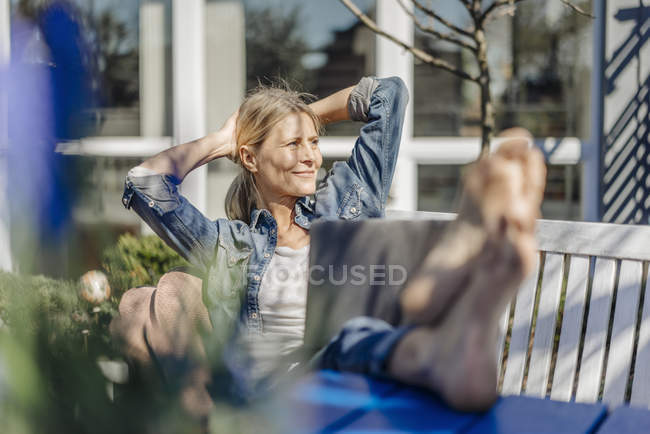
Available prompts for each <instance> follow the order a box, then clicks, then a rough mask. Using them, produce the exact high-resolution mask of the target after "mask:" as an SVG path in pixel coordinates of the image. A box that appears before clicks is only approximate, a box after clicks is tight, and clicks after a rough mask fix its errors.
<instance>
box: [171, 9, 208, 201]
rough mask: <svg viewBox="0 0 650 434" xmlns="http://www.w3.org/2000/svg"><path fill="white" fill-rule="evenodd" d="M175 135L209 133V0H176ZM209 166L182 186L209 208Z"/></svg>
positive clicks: (192, 136)
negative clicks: (207, 10) (206, 80)
mask: <svg viewBox="0 0 650 434" xmlns="http://www.w3.org/2000/svg"><path fill="white" fill-rule="evenodd" d="M172 27H173V43H172V47H173V54H172V57H173V61H172V63H173V74H174V77H173V83H174V139H175V142H176V143H177V144H179V143H184V142H188V141H190V140H194V139H197V138H200V137H202V136H204V135H205V132H206V130H205V122H206V121H205V119H206V115H205V2H204V0H173V6H172ZM206 186H207V167H206V166H203V167H200V168H198V169H196V170H194V171H193V172H192V173H190V174H189V175H188V176H187V177H186V178H185V180H184V181H183V184H182V187H181V190H182V192H183V194H184V195H185V196H186V197H187V198H188V199H189V201H190V202H192V204H194V206H195V207H196V208H198V209H199V210H200V211H202V212H204V213H205V211H206V196H207V194H206Z"/></svg>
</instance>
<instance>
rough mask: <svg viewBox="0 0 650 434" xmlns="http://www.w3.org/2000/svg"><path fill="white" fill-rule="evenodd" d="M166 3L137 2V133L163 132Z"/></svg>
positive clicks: (147, 135)
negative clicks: (138, 73) (138, 112)
mask: <svg viewBox="0 0 650 434" xmlns="http://www.w3.org/2000/svg"><path fill="white" fill-rule="evenodd" d="M165 72H166V71H165V5H164V4H163V3H143V4H142V5H141V6H140V135H142V136H146V137H161V136H163V135H164V133H165V103H166V101H165Z"/></svg>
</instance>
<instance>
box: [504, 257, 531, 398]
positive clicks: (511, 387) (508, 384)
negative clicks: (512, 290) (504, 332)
mask: <svg viewBox="0 0 650 434" xmlns="http://www.w3.org/2000/svg"><path fill="white" fill-rule="evenodd" d="M539 268H540V267H539V258H538V260H537V264H536V266H535V272H534V273H532V274H531V275H530V276H529V277H528V278H527V279H526V280H525V281H524V283H523V284H522V286H521V288H520V289H519V292H518V293H517V298H516V301H515V315H514V319H513V325H512V333H511V335H510V345H509V351H508V360H507V363H506V371H505V374H504V377H503V387H502V393H503V394H505V395H513V394H514V395H519V393H521V385H522V382H523V379H524V370H525V369H526V354H527V352H528V341H529V337H530V319H531V318H532V315H533V306H534V304H535V291H536V289H537V279H538V276H539Z"/></svg>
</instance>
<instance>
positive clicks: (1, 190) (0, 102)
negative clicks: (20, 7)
mask: <svg viewBox="0 0 650 434" xmlns="http://www.w3.org/2000/svg"><path fill="white" fill-rule="evenodd" d="M10 11H11V9H10V4H9V0H0V80H4V81H5V83H6V82H7V80H9V78H8V77H7V76H6V75H5V76H4V78H2V74H3V71H2V70H3V69H5V68H6V67H8V66H9V59H10V57H11V43H10V41H11V33H10V29H11V27H10V22H9V14H10ZM6 88H7V87H6V86H4V85H3V84H2V83H0V204H5V205H3V206H2V207H0V270H4V271H10V270H11V268H12V264H11V248H10V238H9V233H10V230H9V210H8V209H7V206H6V204H8V203H9V198H8V197H7V195H8V179H7V167H6V166H7V160H6V158H7V157H6V155H7V150H8V149H9V131H8V129H9V128H8V127H9V111H8V108H9V101H8V95H7V93H6Z"/></svg>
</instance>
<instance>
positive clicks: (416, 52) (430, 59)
mask: <svg viewBox="0 0 650 434" xmlns="http://www.w3.org/2000/svg"><path fill="white" fill-rule="evenodd" d="M339 1H340V2H341V3H343V5H344V6H345V7H346V8H348V9H349V10H350V12H352V13H353V14H354V16H356V17H357V18H358V19H359V21H361V22H362V23H363V24H364V25H365V26H366V27H368V28H369V29H370V30H372V31H373V32H374V33H376V34H378V35H381V36H383V37H385V38H387V39H389V40H390V41H393V42H394V43H395V44H397V45H399V46H400V47H402V48H404V49H405V50H406V51H409V52H410V53H412V54H413V56H415V57H416V58H418V59H419V60H421V61H422V62H424V63H426V64H428V65H431V66H435V67H436V68H440V69H444V70H445V71H449V72H451V73H452V74H454V75H456V76H458V77H460V78H462V79H464V80H469V81H474V82H477V83H478V77H475V76H473V75H470V74H468V73H466V72H465V71H462V70H460V69H458V68H456V67H455V66H454V65H452V64H450V63H448V62H446V61H444V60H442V59H438V58H437V57H434V56H432V55H430V54H429V53H427V52H425V51H423V50H420V49H419V48H416V47H413V46H411V45H409V44H407V43H406V42H404V41H402V40H400V39H398V38H396V37H395V36H393V35H391V34H389V33H386V32H385V31H383V30H382V29H380V28H379V26H378V25H377V23H375V22H374V21H373V20H372V19H370V17H368V16H367V15H366V14H364V13H363V12H361V10H360V9H359V8H357V6H356V5H355V4H354V3H352V2H351V1H350V0H339Z"/></svg>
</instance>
